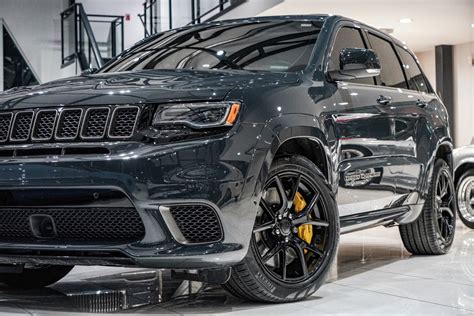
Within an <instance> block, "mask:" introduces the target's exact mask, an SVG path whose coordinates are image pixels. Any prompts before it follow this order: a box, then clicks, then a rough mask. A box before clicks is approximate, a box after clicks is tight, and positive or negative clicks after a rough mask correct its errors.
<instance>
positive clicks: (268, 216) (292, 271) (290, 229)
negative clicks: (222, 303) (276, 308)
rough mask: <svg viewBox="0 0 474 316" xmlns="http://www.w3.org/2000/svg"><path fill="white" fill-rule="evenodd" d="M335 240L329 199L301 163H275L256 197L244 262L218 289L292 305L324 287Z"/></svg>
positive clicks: (297, 159) (319, 179) (311, 167)
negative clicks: (255, 207) (254, 214)
mask: <svg viewBox="0 0 474 316" xmlns="http://www.w3.org/2000/svg"><path fill="white" fill-rule="evenodd" d="M338 240H339V217H338V212H337V207H336V203H335V200H334V194H333V193H332V192H331V191H330V189H329V186H328V185H327V182H326V180H325V178H324V176H323V175H322V173H321V172H320V171H319V169H318V168H317V166H316V165H315V164H314V163H313V162H311V161H310V160H308V159H307V158H305V157H301V156H290V157H284V158H279V159H277V160H276V161H275V162H274V163H273V164H272V167H271V169H270V173H269V176H268V179H267V181H266V182H265V185H264V187H263V190H262V193H261V199H260V202H259V206H258V208H257V214H256V219H255V224H254V227H253V230H252V234H251V240H250V246H249V251H248V254H247V256H246V257H245V258H244V260H243V261H242V262H241V263H239V264H238V265H236V266H234V267H232V273H231V277H230V280H229V281H228V282H227V283H226V284H224V285H223V287H224V288H225V289H226V290H228V291H229V292H231V293H232V294H234V295H235V296H238V297H241V298H244V299H248V300H254V301H260V302H293V301H298V300H302V299H304V298H306V297H308V296H310V295H311V294H313V293H314V292H315V291H316V290H317V289H318V288H319V287H320V286H321V285H322V284H323V283H324V281H325V278H326V276H327V273H328V271H329V268H330V266H331V263H332V261H333V259H334V257H335V253H336V249H337V244H338Z"/></svg>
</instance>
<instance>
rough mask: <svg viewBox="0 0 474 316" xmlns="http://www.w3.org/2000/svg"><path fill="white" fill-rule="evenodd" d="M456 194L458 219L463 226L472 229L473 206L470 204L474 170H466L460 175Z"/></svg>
mask: <svg viewBox="0 0 474 316" xmlns="http://www.w3.org/2000/svg"><path fill="white" fill-rule="evenodd" d="M456 192H457V193H456V199H457V203H458V214H459V218H460V219H461V221H462V222H463V223H464V225H466V226H467V227H469V228H471V229H474V204H471V199H472V198H474V194H473V192H474V170H467V171H466V172H464V173H463V174H462V175H461V177H460V179H459V181H458V186H457V189H456Z"/></svg>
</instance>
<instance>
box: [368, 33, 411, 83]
mask: <svg viewBox="0 0 474 316" xmlns="http://www.w3.org/2000/svg"><path fill="white" fill-rule="evenodd" d="M369 41H370V44H372V48H373V49H374V50H375V52H376V53H377V56H378V57H379V60H380V66H381V67H382V72H381V73H380V81H381V85H382V86H386V87H393V88H407V83H406V81H405V76H404V75H403V70H402V67H401V65H400V62H399V60H398V57H397V54H396V53H395V50H394V49H393V46H392V43H390V42H389V41H387V40H384V39H383V38H380V37H378V36H376V35H373V34H371V33H369Z"/></svg>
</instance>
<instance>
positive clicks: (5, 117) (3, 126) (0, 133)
mask: <svg viewBox="0 0 474 316" xmlns="http://www.w3.org/2000/svg"><path fill="white" fill-rule="evenodd" d="M12 118H13V113H1V114H0V142H2V143H4V142H6V141H7V140H8V136H9V135H10V127H11V125H12Z"/></svg>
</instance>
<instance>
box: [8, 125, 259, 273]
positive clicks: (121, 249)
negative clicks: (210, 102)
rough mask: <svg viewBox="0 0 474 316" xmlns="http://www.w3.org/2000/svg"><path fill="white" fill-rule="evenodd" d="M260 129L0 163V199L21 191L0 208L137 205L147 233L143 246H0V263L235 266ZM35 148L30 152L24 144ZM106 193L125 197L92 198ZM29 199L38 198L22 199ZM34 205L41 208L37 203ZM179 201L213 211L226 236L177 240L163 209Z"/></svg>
mask: <svg viewBox="0 0 474 316" xmlns="http://www.w3.org/2000/svg"><path fill="white" fill-rule="evenodd" d="M260 130H261V126H259V125H256V124H241V125H240V126H238V127H236V128H234V130H233V132H232V133H229V134H227V135H225V136H223V137H221V138H216V139H207V140H195V141H188V142H182V143H177V144H172V145H154V144H145V143H138V142H117V143H103V144H101V145H102V146H104V147H107V148H108V150H109V151H110V154H105V155H96V156H90V155H87V156H85V155H83V156H68V157H65V156H50V157H21V158H1V160H0V174H1V175H2V176H1V177H0V193H2V194H6V193H8V192H9V191H11V192H22V191H23V192H26V193H25V194H23V195H22V196H23V198H22V199H21V201H18V199H16V200H14V199H13V200H12V199H10V200H8V199H7V200H6V201H4V202H3V203H2V204H3V205H2V206H1V207H39V206H41V207H43V208H44V207H58V206H64V205H66V207H104V206H108V207H110V206H114V207H133V208H135V209H136V210H137V211H138V213H139V216H140V218H141V220H142V221H143V224H144V227H145V233H144V237H143V238H142V239H141V240H140V241H136V242H133V243H126V244H123V243H104V244H97V243H88V242H80V243H58V242H56V241H55V240H54V238H53V239H38V240H35V241H34V242H22V241H14V240H13V241H10V240H9V241H8V242H5V241H0V263H49V264H82V265H95V264H99V265H138V266H142V267H153V268H179V269H196V268H212V267H220V266H230V265H233V264H235V263H238V262H239V261H241V260H242V259H243V257H244V256H245V255H246V253H247V249H248V246H249V242H250V236H251V231H252V227H253V222H254V220H255V208H256V206H255V205H256V201H257V198H258V197H257V196H256V195H255V194H254V191H255V185H256V181H257V176H256V174H254V173H255V172H257V171H258V170H259V169H260V165H261V164H262V163H263V162H262V161H263V155H262V156H260V155H258V154H256V152H255V148H256V147H255V146H256V143H257V140H258V135H259V132H260ZM73 145H74V146H76V147H77V146H78V145H79V144H77V143H76V144H73ZM80 145H81V146H90V144H80ZM94 145H95V146H97V144H94ZM31 146H35V145H24V147H31ZM41 146H43V147H44V146H45V145H41ZM48 146H55V147H57V146H62V147H64V146H68V144H54V145H53V144H52V145H48ZM106 191H110V192H116V193H117V192H119V193H120V194H121V195H122V196H123V198H119V199H115V200H113V201H111V200H107V199H101V198H98V196H100V194H97V193H96V192H106ZM65 192H66V193H67V194H66V196H69V197H70V196H73V197H74V196H75V194H76V198H72V199H71V198H68V201H64V196H65ZM30 193H33V194H30ZM94 195H97V196H95V197H94V198H90V196H94ZM28 196H35V198H34V199H33V198H31V199H29V198H25V197H28ZM38 196H41V197H43V198H42V199H38ZM38 201H41V205H36V204H35V203H38ZM175 203H185V204H190V205H192V204H195V203H202V204H206V205H210V206H211V207H213V208H214V209H215V210H216V212H217V213H218V215H219V219H220V222H221V224H222V229H223V239H222V240H221V241H218V242H213V243H201V244H189V243H187V244H186V243H182V242H179V241H178V240H177V238H176V234H175V233H174V232H173V229H174V228H172V227H169V225H168V224H167V222H166V220H164V217H163V216H162V213H161V209H160V206H168V205H173V204H175ZM12 204H14V205H12ZM1 207H0V212H1ZM0 237H1V236H0Z"/></svg>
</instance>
